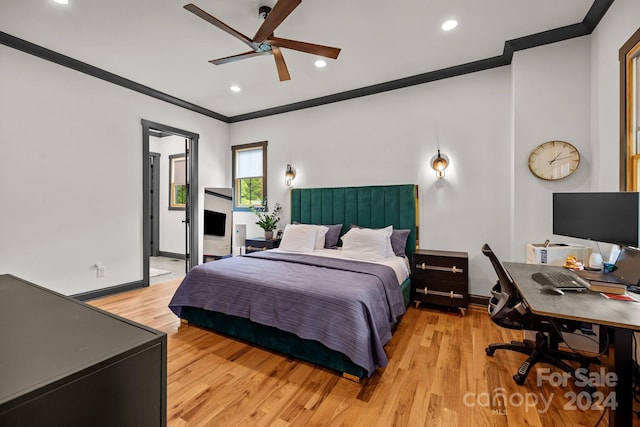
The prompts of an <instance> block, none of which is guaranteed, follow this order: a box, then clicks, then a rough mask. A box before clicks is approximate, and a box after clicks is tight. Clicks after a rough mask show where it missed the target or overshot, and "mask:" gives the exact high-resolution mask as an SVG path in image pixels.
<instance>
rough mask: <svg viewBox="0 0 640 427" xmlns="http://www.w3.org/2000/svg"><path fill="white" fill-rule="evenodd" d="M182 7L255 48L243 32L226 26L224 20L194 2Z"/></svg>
mask: <svg viewBox="0 0 640 427" xmlns="http://www.w3.org/2000/svg"><path fill="white" fill-rule="evenodd" d="M184 8H185V9H187V10H188V11H189V12H191V13H193V14H194V15H197V16H199V17H200V18H202V19H204V20H205V21H207V22H209V23H210V24H213V25H215V26H216V27H218V28H220V29H221V30H222V31H224V32H225V33H227V34H230V35H232V36H233V37H235V38H237V39H239V40H241V41H242V42H243V43H245V44H246V45H247V46H249V47H250V48H252V49H254V50H255V49H256V45H255V44H254V43H253V42H252V41H251V39H250V38H249V37H247V36H245V35H244V34H242V33H240V32H239V31H236V30H234V29H233V28H231V27H230V26H228V25H227V24H225V23H224V22H222V21H220V20H219V19H218V18H216V17H214V16H212V15H210V14H208V13H207V12H205V11H204V10H202V9H200V8H199V7H198V6H196V5H195V4H193V3H189V4H187V5H185V6H184Z"/></svg>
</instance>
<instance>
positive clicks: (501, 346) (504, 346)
mask: <svg viewBox="0 0 640 427" xmlns="http://www.w3.org/2000/svg"><path fill="white" fill-rule="evenodd" d="M482 253H483V254H484V255H485V256H487V257H488V258H489V260H490V261H491V264H492V265H493V268H494V270H495V271H496V274H497V275H498V282H497V283H496V285H495V286H494V287H493V289H492V290H491V294H492V297H491V299H490V301H489V316H491V320H493V322H494V323H495V324H497V325H498V326H501V327H503V328H508V329H519V330H531V331H535V332H536V340H535V342H534V341H532V340H524V341H522V342H520V341H511V342H510V343H498V344H489V346H488V347H487V348H486V349H485V351H486V353H487V355H489V356H493V354H494V353H495V351H496V350H511V351H517V352H518V353H522V354H526V355H528V356H529V357H528V358H527V360H525V361H524V363H523V364H522V365H520V368H519V369H518V372H517V373H516V374H515V375H514V376H513V379H514V380H515V382H516V383H517V384H519V385H522V384H524V381H525V379H526V378H527V375H529V371H531V368H533V366H534V365H535V364H536V363H547V364H550V365H553V366H555V367H557V368H559V369H562V370H563V371H565V372H567V373H569V374H571V376H573V377H574V378H575V377H576V375H575V371H576V369H574V368H573V367H571V365H569V364H568V363H567V362H565V361H571V362H577V363H579V364H580V367H581V368H585V369H589V365H591V364H598V365H599V364H600V360H598V359H597V358H595V357H589V356H584V355H581V354H578V353H573V352H569V351H563V350H559V349H558V344H559V343H561V342H563V341H564V340H563V338H562V334H561V332H573V331H575V330H576V329H578V327H579V323H578V322H572V321H561V320H559V319H551V318H548V317H546V316H540V315H536V314H533V313H532V312H531V311H530V310H529V308H528V307H527V305H526V303H525V302H524V300H523V299H522V296H521V295H520V293H519V292H518V288H516V286H515V284H514V283H513V280H512V279H511V277H510V276H509V274H508V273H507V271H506V270H505V269H504V267H503V266H502V263H501V262H500V261H499V260H498V258H497V257H496V255H495V254H494V253H493V251H492V250H491V248H490V247H489V245H488V244H486V243H485V244H484V245H483V246H482ZM585 390H586V391H587V392H588V393H589V394H592V393H594V392H595V391H596V389H595V387H594V386H592V385H590V384H587V385H586V386H585Z"/></svg>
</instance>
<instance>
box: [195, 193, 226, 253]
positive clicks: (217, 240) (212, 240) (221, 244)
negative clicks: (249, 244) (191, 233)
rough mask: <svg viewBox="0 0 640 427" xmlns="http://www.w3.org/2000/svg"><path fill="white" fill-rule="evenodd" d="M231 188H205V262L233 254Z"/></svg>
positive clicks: (203, 245)
mask: <svg viewBox="0 0 640 427" xmlns="http://www.w3.org/2000/svg"><path fill="white" fill-rule="evenodd" d="M231 195H232V189H231V188H213V187H206V188H205V189H204V221H203V224H204V227H203V233H204V239H203V243H202V249H203V254H204V255H203V262H209V261H214V260H216V259H220V258H222V257H224V256H225V255H230V254H231V252H232V251H231V247H232V246H231V244H232V236H233V205H232V197H231Z"/></svg>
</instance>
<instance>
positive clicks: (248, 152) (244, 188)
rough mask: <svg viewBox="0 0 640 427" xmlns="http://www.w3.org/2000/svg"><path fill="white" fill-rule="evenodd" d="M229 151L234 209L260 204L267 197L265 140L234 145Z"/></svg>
mask: <svg viewBox="0 0 640 427" xmlns="http://www.w3.org/2000/svg"><path fill="white" fill-rule="evenodd" d="M231 152H232V155H233V190H234V191H233V194H234V198H233V200H234V209H237V210H245V209H249V208H250V207H251V206H256V205H262V201H263V200H264V199H266V197H267V142H266V141H264V142H256V143H253V144H244V145H234V146H233V147H231Z"/></svg>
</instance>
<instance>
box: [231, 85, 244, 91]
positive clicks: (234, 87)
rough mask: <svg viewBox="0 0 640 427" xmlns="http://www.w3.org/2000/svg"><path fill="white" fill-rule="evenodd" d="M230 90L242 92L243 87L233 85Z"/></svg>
mask: <svg viewBox="0 0 640 427" xmlns="http://www.w3.org/2000/svg"><path fill="white" fill-rule="evenodd" d="M229 90H231V92H240V91H241V90H242V89H241V88H240V86H238V85H231V86H230V87H229Z"/></svg>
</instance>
